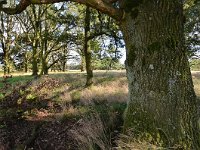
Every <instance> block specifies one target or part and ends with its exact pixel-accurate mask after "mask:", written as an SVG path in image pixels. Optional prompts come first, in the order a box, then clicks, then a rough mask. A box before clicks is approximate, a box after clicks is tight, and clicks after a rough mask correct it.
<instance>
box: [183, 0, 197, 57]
mask: <svg viewBox="0 0 200 150" xmlns="http://www.w3.org/2000/svg"><path fill="white" fill-rule="evenodd" d="M188 7H189V8H185V9H186V10H185V16H186V20H185V37H186V47H187V49H188V54H189V57H198V55H197V52H200V17H199V16H200V2H196V3H195V5H194V4H193V5H192V6H188Z"/></svg>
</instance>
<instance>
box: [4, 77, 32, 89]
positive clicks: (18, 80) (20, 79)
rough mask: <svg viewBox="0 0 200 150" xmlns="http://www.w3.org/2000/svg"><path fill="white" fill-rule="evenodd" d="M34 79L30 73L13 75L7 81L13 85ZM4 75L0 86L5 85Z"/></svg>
mask: <svg viewBox="0 0 200 150" xmlns="http://www.w3.org/2000/svg"><path fill="white" fill-rule="evenodd" d="M32 79H33V76H30V75H13V76H12V78H7V79H6V83H7V84H10V85H12V86H15V85H16V84H22V83H25V82H27V81H31V80H32ZM3 80H4V79H3V77H0V88H2V87H3V86H4V82H3Z"/></svg>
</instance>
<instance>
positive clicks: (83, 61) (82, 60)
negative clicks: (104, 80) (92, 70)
mask: <svg viewBox="0 0 200 150" xmlns="http://www.w3.org/2000/svg"><path fill="white" fill-rule="evenodd" d="M80 69H81V72H83V71H85V57H84V55H83V54H82V55H81V66H80Z"/></svg>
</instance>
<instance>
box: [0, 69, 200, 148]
mask: <svg viewBox="0 0 200 150" xmlns="http://www.w3.org/2000/svg"><path fill="white" fill-rule="evenodd" d="M85 77H86V76H85V73H80V72H67V73H50V75H48V76H42V77H40V78H37V79H35V78H33V77H31V76H30V75H29V74H24V75H21V74H14V75H13V78H8V79H7V81H6V82H1V84H0V86H1V88H0V149H2V150H9V149H19V150H21V149H29V148H32V149H50V150H51V149H55V148H57V149H61V150H62V149H74V150H77V149H80V150H88V149H97V150H98V149H103V150H104V149H111V148H113V147H116V142H115V141H116V137H117V135H119V133H120V130H121V126H122V124H123V112H124V110H125V108H126V101H127V93H128V88H127V79H126V77H125V71H98V72H95V73H94V85H93V86H92V87H90V88H85V87H84V84H85ZM0 80H3V78H0ZM193 81H194V87H195V91H196V94H197V96H199V97H200V73H199V72H193ZM121 139H123V140H121V141H118V144H119V145H118V149H125V148H126V149H131V148H130V147H129V146H130V145H127V143H126V141H128V139H127V137H126V136H122V137H121ZM129 140H130V139H129ZM124 141H125V143H124ZM138 143H139V144H138ZM131 146H133V145H131ZM147 147H151V149H154V147H153V146H151V145H149V144H148V143H145V142H143V145H142V146H141V143H140V142H139V141H135V143H134V147H132V149H148V148H147Z"/></svg>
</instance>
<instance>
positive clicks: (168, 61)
mask: <svg viewBox="0 0 200 150" xmlns="http://www.w3.org/2000/svg"><path fill="white" fill-rule="evenodd" d="M130 6H131V5H129V6H126V7H130ZM182 8H183V5H182V1H179V0H159V1H157V0H148V1H147V0H146V1H145V3H141V4H139V5H138V6H137V7H132V8H129V9H127V8H125V10H126V13H125V16H124V21H123V22H122V24H121V29H122V32H123V34H124V40H125V43H126V48H127V60H126V70H127V78H128V85H129V101H128V107H127V110H126V115H125V121H124V131H125V132H128V130H129V129H132V130H133V132H134V133H135V135H138V136H140V137H143V138H145V139H147V140H150V142H159V143H162V142H163V146H165V147H168V148H169V147H174V148H182V149H187V150H188V149H196V150H198V149H200V134H199V133H200V132H199V131H200V130H199V126H198V123H197V120H198V112H197V108H198V103H197V99H196V96H195V92H194V90H193V83H192V78H191V73H190V68H189V64H188V60H187V55H186V49H185V47H184V35H183V10H182ZM152 139H153V140H152Z"/></svg>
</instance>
